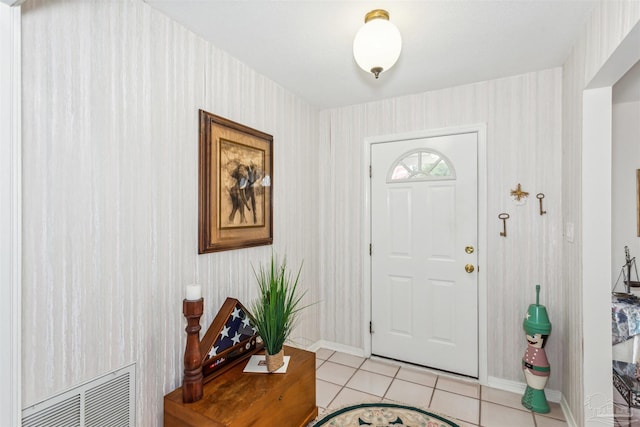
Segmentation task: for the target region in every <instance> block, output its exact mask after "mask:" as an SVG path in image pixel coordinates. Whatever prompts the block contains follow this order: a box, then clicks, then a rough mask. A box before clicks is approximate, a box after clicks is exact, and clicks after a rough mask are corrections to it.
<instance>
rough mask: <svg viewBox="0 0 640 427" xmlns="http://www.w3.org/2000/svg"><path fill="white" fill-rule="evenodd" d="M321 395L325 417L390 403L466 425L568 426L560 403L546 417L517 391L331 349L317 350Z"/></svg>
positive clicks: (318, 389)
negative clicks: (527, 404)
mask: <svg viewBox="0 0 640 427" xmlns="http://www.w3.org/2000/svg"><path fill="white" fill-rule="evenodd" d="M316 396H317V397H316V400H317V404H318V412H319V414H320V415H319V416H320V417H321V416H322V415H323V414H325V413H327V412H331V411H333V410H335V409H338V408H341V407H343V406H347V405H350V404H355V403H363V402H382V401H384V402H399V403H404V404H407V405H412V406H418V407H421V408H428V409H431V410H432V411H433V412H436V413H440V414H443V415H450V416H452V417H455V418H457V419H458V420H460V421H462V423H461V424H462V425H463V426H465V427H473V426H482V427H516V426H517V427H562V426H567V423H566V422H565V419H564V414H563V413H562V409H561V408H560V405H559V404H558V403H554V402H549V405H550V406H551V412H550V413H548V414H545V415H541V414H537V413H534V412H531V411H527V410H526V409H525V408H523V407H522V405H521V404H520V398H521V397H522V396H520V395H518V394H515V393H509V392H506V391H502V390H497V389H494V388H489V387H483V386H480V385H479V384H477V383H474V382H473V381H469V380H465V379H463V378H455V377H453V376H450V375H444V374H439V373H436V372H434V371H429V370H426V369H420V368H417V367H408V366H406V365H401V364H397V363H393V362H392V361H389V362H387V361H381V360H372V359H365V358H363V357H357V356H352V355H349V354H345V353H340V352H334V351H332V350H327V349H320V350H318V351H317V352H316Z"/></svg>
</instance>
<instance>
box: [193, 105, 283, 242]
mask: <svg viewBox="0 0 640 427" xmlns="http://www.w3.org/2000/svg"><path fill="white" fill-rule="evenodd" d="M198 169H199V173H198V187H199V188H198V193H199V195H198V202H199V203H198V205H199V207H198V211H199V212H198V241H199V243H198V253H201V254H203V253H207V252H217V251H226V250H231V249H239V248H247V247H251V246H260V245H270V244H271V243H272V242H273V206H272V200H273V187H272V186H271V177H272V176H273V137H272V136H271V135H268V134H266V133H264V132H260V131H258V130H255V129H251V128H249V127H247V126H243V125H241V124H238V123H235V122H232V121H231V120H228V119H225V118H222V117H219V116H216V115H214V114H211V113H208V112H206V111H203V110H200V143H199V168H198Z"/></svg>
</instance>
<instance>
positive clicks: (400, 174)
mask: <svg viewBox="0 0 640 427" xmlns="http://www.w3.org/2000/svg"><path fill="white" fill-rule="evenodd" d="M451 179H456V172H455V170H454V168H453V165H452V164H451V162H450V161H449V159H447V158H446V157H445V156H444V155H443V154H441V153H438V152H437V151H430V150H425V149H419V150H413V151H409V152H407V153H405V154H403V155H402V156H401V157H400V158H399V159H398V160H396V161H395V162H394V163H393V164H392V165H391V168H390V169H389V172H388V173H387V182H389V183H391V182H407V181H440V180H451Z"/></svg>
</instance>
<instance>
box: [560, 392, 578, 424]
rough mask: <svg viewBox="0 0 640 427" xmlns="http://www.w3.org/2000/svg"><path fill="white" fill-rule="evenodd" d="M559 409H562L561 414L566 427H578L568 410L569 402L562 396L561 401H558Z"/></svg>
mask: <svg viewBox="0 0 640 427" xmlns="http://www.w3.org/2000/svg"><path fill="white" fill-rule="evenodd" d="M560 407H561V408H562V413H564V419H565V421H566V422H567V425H568V426H569V427H578V423H577V422H576V419H575V418H573V412H571V409H569V402H567V399H565V398H564V395H562V400H560Z"/></svg>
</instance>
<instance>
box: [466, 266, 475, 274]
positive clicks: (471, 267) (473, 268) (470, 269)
mask: <svg viewBox="0 0 640 427" xmlns="http://www.w3.org/2000/svg"><path fill="white" fill-rule="evenodd" d="M474 270H475V267H474V266H473V264H467V265H465V266H464V271H466V272H467V273H473V271H474Z"/></svg>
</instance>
